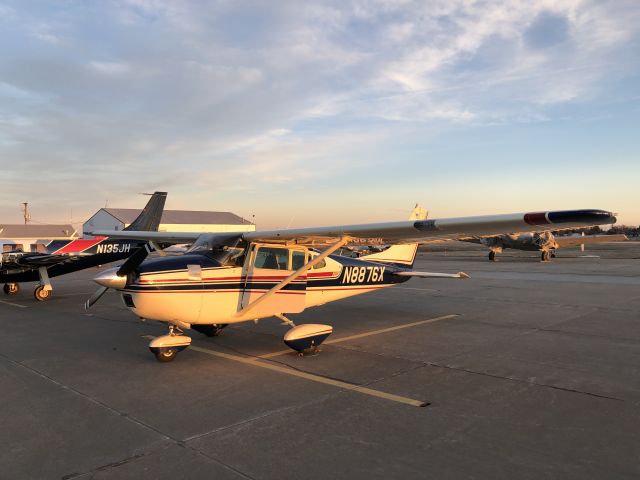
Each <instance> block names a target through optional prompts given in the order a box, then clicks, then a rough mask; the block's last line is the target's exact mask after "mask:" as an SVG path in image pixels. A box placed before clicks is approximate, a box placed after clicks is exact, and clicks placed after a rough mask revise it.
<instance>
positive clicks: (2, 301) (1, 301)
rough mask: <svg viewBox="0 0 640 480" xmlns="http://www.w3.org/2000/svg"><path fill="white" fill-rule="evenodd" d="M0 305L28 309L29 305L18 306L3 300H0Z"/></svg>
mask: <svg viewBox="0 0 640 480" xmlns="http://www.w3.org/2000/svg"><path fill="white" fill-rule="evenodd" d="M0 303H4V304H5V305H11V306H12V307H20V308H29V305H20V304H19V303H13V302H7V301H5V300H0Z"/></svg>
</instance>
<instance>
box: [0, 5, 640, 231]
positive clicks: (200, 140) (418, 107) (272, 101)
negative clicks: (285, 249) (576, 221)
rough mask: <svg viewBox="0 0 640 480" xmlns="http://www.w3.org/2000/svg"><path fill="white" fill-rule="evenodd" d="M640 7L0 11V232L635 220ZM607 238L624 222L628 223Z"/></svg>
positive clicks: (639, 219)
mask: <svg viewBox="0 0 640 480" xmlns="http://www.w3.org/2000/svg"><path fill="white" fill-rule="evenodd" d="M639 180H640V3H639V2H638V1H637V0H615V1H610V2H608V1H582V0H567V1H558V0H553V1H546V0H542V1H501V2H493V1H473V0H443V1H440V0H430V1H410V0H367V1H364V0H337V1H323V2H299V1H288V0H278V1H277V2H273V1H268V0H264V1H231V0H220V1H186V0H185V1H180V2H176V1H171V0H166V1H164V0H113V1H108V0H106V1H99V2H98V1H65V0H59V1H55V2H45V1H29V0H16V1H4V0H0V221H2V222H3V223H17V222H21V220H22V214H21V211H20V203H21V202H29V205H30V209H31V215H32V221H33V222H37V223H46V222H56V223H57V222H64V223H68V222H70V221H72V222H74V223H82V222H83V221H85V220H86V219H87V218H88V217H89V216H90V215H92V214H93V213H95V211H97V210H98V209H99V208H102V207H104V206H105V205H106V206H110V207H121V208H135V207H139V208H141V207H142V206H143V205H144V203H145V202H146V200H147V197H143V196H140V195H139V193H140V192H152V191H155V190H160V191H167V192H169V196H168V200H167V205H166V208H171V209H185V210H215V211H233V212H234V213H237V214H239V215H241V216H244V217H245V218H248V219H252V218H255V221H256V224H257V226H258V228H259V229H260V228H285V227H289V226H290V227H302V226H316V225H329V224H341V223H365V222H373V221H385V220H398V219H404V218H406V217H407V216H408V214H409V212H410V210H411V209H412V207H413V206H414V204H416V203H420V204H421V205H423V206H425V207H426V208H427V209H429V211H430V217H432V218H442V217H450V216H467V215H483V214H492V213H509V212H519V211H538V210H550V209H571V208H603V209H607V210H612V211H615V212H618V213H619V218H620V222H622V223H626V224H635V225H637V224H640V201H639V195H638V191H639ZM620 222H619V223H620Z"/></svg>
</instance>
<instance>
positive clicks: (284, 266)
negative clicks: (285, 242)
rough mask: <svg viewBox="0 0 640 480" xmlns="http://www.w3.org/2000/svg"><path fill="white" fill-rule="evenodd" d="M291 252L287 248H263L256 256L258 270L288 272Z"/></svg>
mask: <svg viewBox="0 0 640 480" xmlns="http://www.w3.org/2000/svg"><path fill="white" fill-rule="evenodd" d="M288 263H289V250H287V249H286V248H272V247H262V248H260V249H259V250H258V254H257V255H256V261H255V266H256V268H271V269H273V270H288Z"/></svg>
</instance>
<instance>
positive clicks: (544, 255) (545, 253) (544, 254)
mask: <svg viewBox="0 0 640 480" xmlns="http://www.w3.org/2000/svg"><path fill="white" fill-rule="evenodd" d="M550 258H551V255H550V254H549V252H548V251H546V250H544V251H543V252H542V254H541V255H540V259H541V260H542V261H543V262H548V261H549V259H550Z"/></svg>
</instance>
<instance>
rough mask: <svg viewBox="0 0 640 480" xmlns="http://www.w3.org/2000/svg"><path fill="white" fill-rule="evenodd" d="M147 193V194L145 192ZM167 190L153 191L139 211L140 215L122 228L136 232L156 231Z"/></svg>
mask: <svg viewBox="0 0 640 480" xmlns="http://www.w3.org/2000/svg"><path fill="white" fill-rule="evenodd" d="M147 195H148V194H147ZM166 200H167V192H154V193H153V195H151V198H150V199H149V201H148V202H147V204H146V205H145V207H144V208H143V209H142V212H140V215H138V216H137V217H136V219H135V220H134V221H133V222H131V225H129V226H128V227H126V228H125V229H124V230H127V231H138V232H157V231H158V227H159V226H160V219H161V218H162V212H163V211H164V202H165V201H166Z"/></svg>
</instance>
